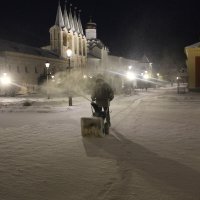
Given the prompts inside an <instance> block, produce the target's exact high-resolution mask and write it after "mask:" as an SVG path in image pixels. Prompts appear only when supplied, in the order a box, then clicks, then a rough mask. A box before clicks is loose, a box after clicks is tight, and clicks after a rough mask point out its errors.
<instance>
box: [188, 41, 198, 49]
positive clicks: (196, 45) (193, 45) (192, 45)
mask: <svg viewBox="0 0 200 200" xmlns="http://www.w3.org/2000/svg"><path fill="white" fill-rule="evenodd" d="M199 47H200V42H197V43H195V44H191V45H189V46H186V47H185V48H199Z"/></svg>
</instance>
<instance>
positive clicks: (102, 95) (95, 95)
mask: <svg viewBox="0 0 200 200" xmlns="http://www.w3.org/2000/svg"><path fill="white" fill-rule="evenodd" d="M113 98H114V91H113V89H112V88H111V86H110V85H109V84H108V83H106V82H105V81H104V79H103V76H102V75H97V79H96V83H95V86H94V88H93V90H92V95H91V99H92V101H96V104H97V105H98V106H99V107H100V109H101V110H102V109H103V110H104V112H106V122H107V123H108V124H109V126H111V123H110V111H109V106H110V101H112V100H113Z"/></svg>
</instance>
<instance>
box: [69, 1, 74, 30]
mask: <svg viewBox="0 0 200 200" xmlns="http://www.w3.org/2000/svg"><path fill="white" fill-rule="evenodd" d="M71 7H72V4H70V10H69V24H70V27H71V30H72V31H73V32H75V28H74V19H73V16H72V10H71Z"/></svg>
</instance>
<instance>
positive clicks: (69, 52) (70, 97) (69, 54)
mask: <svg viewBox="0 0 200 200" xmlns="http://www.w3.org/2000/svg"><path fill="white" fill-rule="evenodd" d="M66 53H67V59H68V67H67V69H69V74H70V71H71V56H72V50H71V49H67V51H66ZM68 92H69V94H68V95H69V96H68V100H69V106H72V95H71V92H70V91H68Z"/></svg>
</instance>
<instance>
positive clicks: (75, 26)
mask: <svg viewBox="0 0 200 200" xmlns="http://www.w3.org/2000/svg"><path fill="white" fill-rule="evenodd" d="M74 28H75V31H76V32H77V33H78V34H79V33H80V30H79V25H78V20H77V17H76V7H75V8H74Z"/></svg>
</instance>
